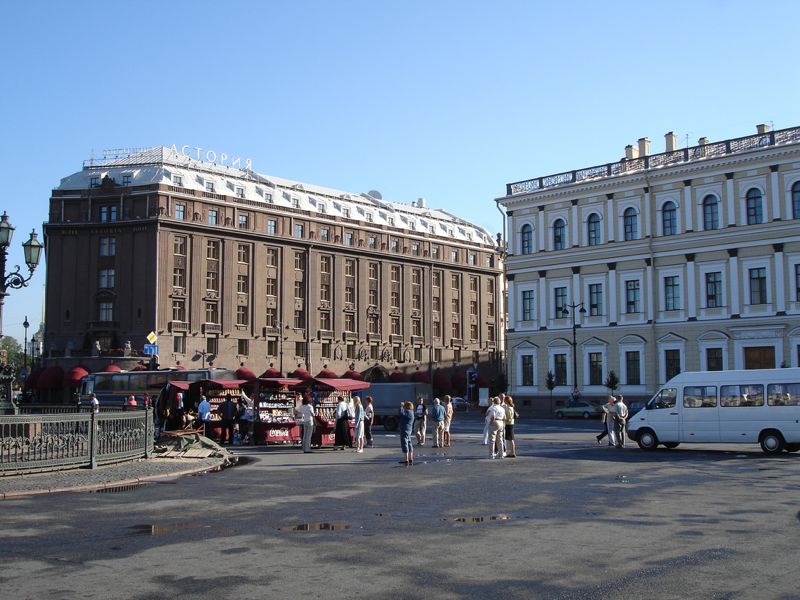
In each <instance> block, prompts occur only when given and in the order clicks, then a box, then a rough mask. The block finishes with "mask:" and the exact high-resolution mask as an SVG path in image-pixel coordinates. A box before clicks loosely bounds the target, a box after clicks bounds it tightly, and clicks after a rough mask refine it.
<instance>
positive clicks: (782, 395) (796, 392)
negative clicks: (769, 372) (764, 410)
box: [767, 383, 800, 406]
mask: <svg viewBox="0 0 800 600" xmlns="http://www.w3.org/2000/svg"><path fill="white" fill-rule="evenodd" d="M767 404H769V405H770V406H800V383H770V384H769V385H768V386H767Z"/></svg>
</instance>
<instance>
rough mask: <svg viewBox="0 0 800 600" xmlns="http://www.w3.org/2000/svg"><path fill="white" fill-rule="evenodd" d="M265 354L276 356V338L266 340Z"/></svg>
mask: <svg viewBox="0 0 800 600" xmlns="http://www.w3.org/2000/svg"><path fill="white" fill-rule="evenodd" d="M267 356H278V340H275V339H269V340H267Z"/></svg>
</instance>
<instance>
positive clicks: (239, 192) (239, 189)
mask: <svg viewBox="0 0 800 600" xmlns="http://www.w3.org/2000/svg"><path fill="white" fill-rule="evenodd" d="M234 193H235V194H236V197H237V198H244V188H243V187H239V186H236V187H235V188H234ZM239 354H241V352H240V353H239Z"/></svg>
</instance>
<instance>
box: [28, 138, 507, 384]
mask: <svg viewBox="0 0 800 600" xmlns="http://www.w3.org/2000/svg"><path fill="white" fill-rule="evenodd" d="M187 154H190V155H187ZM214 159H217V160H218V157H217V155H216V154H214V156H211V153H210V152H201V150H200V149H197V154H194V150H191V151H190V152H187V151H186V147H184V148H183V149H178V148H177V147H175V146H173V147H172V148H168V147H157V148H147V149H133V150H126V151H117V152H114V153H107V154H106V156H104V158H103V159H101V160H96V159H95V160H89V161H86V162H85V164H84V166H83V168H82V169H81V170H80V171H78V172H76V173H74V174H72V175H69V176H68V177H65V178H64V179H62V181H61V183H60V185H59V186H58V187H57V188H56V189H54V190H53V192H52V196H51V198H50V211H49V218H48V222H47V223H46V224H45V236H46V256H47V292H46V330H45V342H44V350H45V352H46V354H47V356H50V357H75V356H77V355H86V354H87V353H91V352H93V351H95V350H94V349H95V348H96V347H97V345H98V344H99V347H100V351H101V352H112V353H113V349H114V348H124V346H125V345H126V342H130V347H131V348H132V349H133V353H134V354H135V353H136V352H137V350H138V351H141V350H142V348H143V347H144V344H146V343H147V341H146V337H147V336H148V334H149V333H150V332H154V333H155V334H156V336H157V342H156V343H157V345H158V350H159V362H160V364H161V365H162V366H172V365H178V364H180V365H182V366H185V367H187V368H192V367H200V366H203V365H205V366H207V365H208V364H209V363H211V364H213V365H214V366H219V367H230V368H236V367H238V366H240V365H241V364H245V365H246V366H248V367H250V368H252V369H253V370H254V371H256V372H257V373H258V372H261V370H264V369H265V368H266V367H267V366H269V365H272V366H273V367H274V368H275V369H277V370H280V371H281V372H288V371H293V370H294V369H296V368H298V366H299V367H300V368H302V369H305V370H307V371H309V372H312V373H316V372H317V371H319V370H321V369H322V368H323V367H328V369H330V370H333V371H335V372H336V373H339V374H341V373H342V372H344V371H347V370H349V369H351V368H354V369H356V370H358V371H363V370H365V369H366V368H368V367H371V366H374V365H375V364H379V365H381V366H383V367H384V368H386V369H387V370H389V371H391V370H394V369H395V367H397V368H399V369H400V370H401V371H404V372H406V373H409V372H414V371H417V370H419V371H422V372H424V373H427V374H433V372H434V370H443V371H445V372H447V373H448V374H453V373H457V372H464V371H465V370H466V368H467V367H468V366H469V365H472V364H473V363H478V365H479V370H480V373H481V375H482V376H484V377H486V378H487V379H491V378H494V377H496V376H497V374H498V370H499V367H500V360H501V356H500V349H501V343H502V333H503V331H504V324H503V323H502V322H501V315H502V314H503V309H502V306H501V302H502V298H501V289H502V285H501V274H502V264H501V259H502V257H501V256H500V255H499V254H498V253H497V252H496V249H495V242H494V240H493V239H492V237H491V235H490V234H489V233H488V232H486V231H485V230H483V229H481V228H479V227H476V226H474V225H471V224H469V223H467V222H465V221H463V220H461V219H459V218H457V217H455V216H453V215H451V214H449V213H447V212H444V211H442V210H437V209H431V208H429V207H427V206H426V203H425V201H424V200H422V199H420V200H417V201H414V202H412V203H411V204H401V203H396V202H387V201H384V200H383V199H382V198H381V195H380V194H379V193H378V192H370V193H368V194H354V193H348V192H343V191H339V190H332V189H328V188H324V187H320V186H316V185H310V184H305V183H298V182H294V181H288V180H284V179H280V178H277V177H271V176H265V175H261V174H258V173H256V172H255V171H253V170H252V169H251V168H250V165H249V164H247V163H246V164H245V166H244V168H243V167H242V163H241V161H237V164H235V165H233V166H225V165H221V164H219V160H218V163H217V164H214V163H213V162H212V161H213V160H214Z"/></svg>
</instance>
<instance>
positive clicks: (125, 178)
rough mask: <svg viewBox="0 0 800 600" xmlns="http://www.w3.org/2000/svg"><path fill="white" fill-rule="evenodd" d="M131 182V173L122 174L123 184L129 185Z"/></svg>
mask: <svg viewBox="0 0 800 600" xmlns="http://www.w3.org/2000/svg"><path fill="white" fill-rule="evenodd" d="M130 184H131V175H129V174H126V175H123V176H122V185H124V186H129V185H130Z"/></svg>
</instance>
